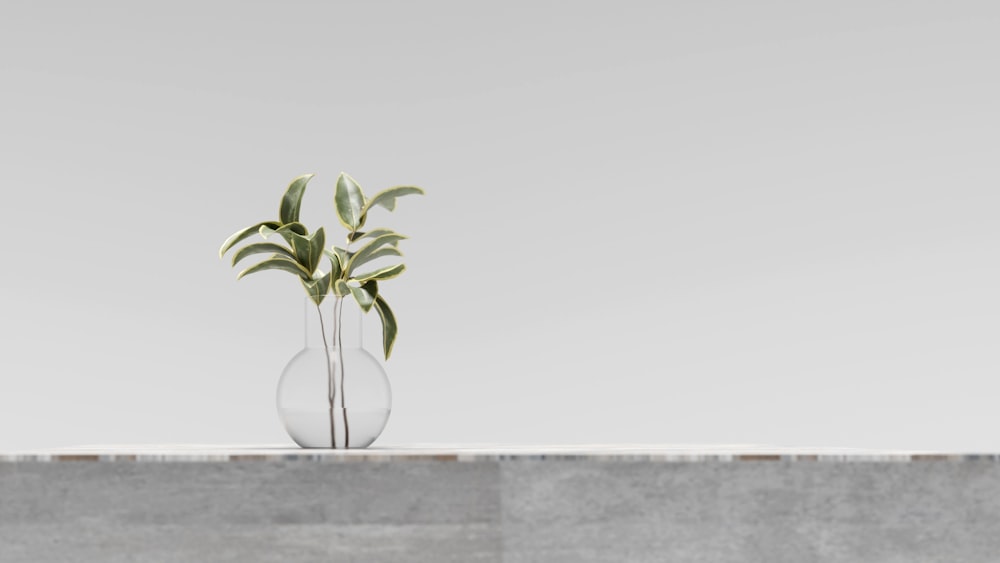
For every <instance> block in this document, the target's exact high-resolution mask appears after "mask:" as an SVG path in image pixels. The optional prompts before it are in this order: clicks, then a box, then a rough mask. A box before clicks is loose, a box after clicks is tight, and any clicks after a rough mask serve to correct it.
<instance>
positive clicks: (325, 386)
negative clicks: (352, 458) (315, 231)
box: [277, 295, 392, 449]
mask: <svg viewBox="0 0 1000 563" xmlns="http://www.w3.org/2000/svg"><path fill="white" fill-rule="evenodd" d="M305 301H306V304H305V327H304V328H305V347H304V348H303V349H302V350H301V351H300V352H299V353H298V354H296V355H295V356H294V357H292V359H291V360H290V361H289V362H288V365H286V366H285V369H284V371H283V372H282V374H281V379H280V380H279V381H278V397H277V402H278V415H279V417H280V418H281V422H282V424H284V426H285V431H286V432H288V435H289V436H290V437H291V438H292V440H294V441H295V443H296V444H298V445H299V446H301V447H303V448H334V449H344V448H366V447H368V446H369V445H371V443H372V442H374V441H375V439H376V438H378V436H379V434H381V433H382V430H383V429H384V428H385V424H386V422H387V421H388V420H389V412H390V410H391V409H392V391H391V390H390V388H389V379H388V378H387V377H386V374H385V370H383V369H382V366H381V364H380V363H379V362H378V360H376V359H375V357H374V356H372V355H371V354H370V353H369V352H368V351H367V350H365V349H364V347H363V341H362V340H363V339H362V335H363V331H362V326H363V325H362V323H363V322H364V318H365V315H364V314H363V312H362V311H361V308H360V307H359V306H358V304H357V302H355V301H354V299H352V298H351V297H349V296H348V297H335V296H332V295H331V296H328V297H327V298H326V299H324V300H323V302H322V304H320V305H319V306H317V305H316V303H314V302H313V301H312V299H310V298H306V300H305Z"/></svg>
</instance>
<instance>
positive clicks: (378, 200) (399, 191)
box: [361, 186, 424, 215]
mask: <svg viewBox="0 0 1000 563" xmlns="http://www.w3.org/2000/svg"><path fill="white" fill-rule="evenodd" d="M411 194H420V195H424V190H422V189H420V188H418V187H416V186H395V187H392V188H388V189H385V190H382V191H380V192H379V193H377V194H375V196H374V197H372V198H371V199H370V200H368V202H367V203H366V204H365V207H364V209H362V210H361V214H362V215H367V214H368V211H369V210H370V209H371V208H372V207H374V206H376V205H378V206H381V207H384V208H386V209H388V210H389V211H392V210H393V209H396V198H398V197H402V196H404V195H411Z"/></svg>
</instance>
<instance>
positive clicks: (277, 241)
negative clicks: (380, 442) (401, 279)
mask: <svg viewBox="0 0 1000 563" xmlns="http://www.w3.org/2000/svg"><path fill="white" fill-rule="evenodd" d="M312 177H313V174H305V175H302V176H299V177H297V178H295V179H294V180H292V182H291V183H290V184H289V185H288V189H287V190H285V194H284V196H282V198H281V206H280V208H279V211H278V220H277V221H261V222H260V223H257V224H255V225H251V226H249V227H247V228H245V229H241V230H239V231H237V232H235V233H233V235H232V236H230V237H229V238H228V239H226V241H225V242H224V243H222V247H221V248H220V249H219V257H220V258H222V257H223V256H225V254H226V252H228V251H229V250H230V249H232V248H233V247H234V246H236V245H237V244H239V243H241V242H243V241H244V240H246V239H248V238H250V237H252V236H254V235H260V236H261V237H262V238H263V239H264V240H263V241H262V242H254V243H251V244H247V245H246V246H243V247H242V248H240V249H239V250H237V251H236V253H235V254H234V255H233V259H232V264H233V266H235V265H236V264H238V263H239V262H241V261H242V260H244V259H246V258H249V257H250V256H255V255H258V254H267V255H269V256H268V257H267V258H266V259H264V260H263V261H261V262H258V263H256V264H254V265H252V266H250V267H249V268H246V269H245V270H243V271H241V272H240V273H239V275H238V276H237V279H240V278H243V277H244V276H247V275H250V274H253V273H257V272H263V271H266V270H282V271H285V272H288V273H291V274H293V275H295V276H297V277H298V278H299V281H300V282H301V283H302V287H303V288H305V291H306V293H307V294H308V296H309V298H310V299H312V301H313V302H314V303H316V306H317V307H318V306H319V305H320V304H321V303H322V302H323V300H324V299H325V298H326V297H327V296H328V295H330V294H331V293H332V294H333V295H334V296H335V298H336V299H343V298H345V297H348V296H350V297H352V298H354V300H355V301H357V302H358V305H360V306H361V309H362V310H363V311H364V312H366V313H367V312H369V311H371V310H372V309H375V311H376V312H378V315H379V319H380V320H381V322H382V349H383V352H384V354H385V358H386V359H389V355H390V354H391V353H392V346H393V344H394V343H395V341H396V333H397V325H396V317H395V315H394V314H393V312H392V309H390V308H389V305H388V304H387V303H386V301H385V298H384V297H383V296H382V295H381V294H380V292H379V282H382V281H385V280H388V279H392V278H395V277H397V276H399V275H400V274H402V273H403V271H404V270H406V266H405V265H404V264H402V263H398V264H393V265H391V266H385V267H378V268H373V267H371V266H367V267H366V265H369V263H370V262H373V261H375V260H377V259H379V258H385V257H401V256H403V254H402V252H400V251H399V242H400V241H402V240H404V239H406V237H405V236H403V235H401V234H399V233H396V232H394V231H392V230H390V229H385V228H375V229H369V230H367V231H363V230H362V229H363V228H364V226H365V223H366V222H367V220H368V214H369V212H371V211H372V210H373V209H374V208H375V207H382V208H384V209H387V210H389V211H392V210H394V209H395V208H396V199H397V198H399V197H402V196H405V195H411V194H423V193H424V191H423V190H422V189H420V188H418V187H415V186H395V187H392V188H388V189H385V190H382V191H381V192H379V193H377V194H375V195H374V196H372V197H371V198H367V197H365V195H364V192H362V190H361V186H359V185H358V183H357V182H356V181H355V180H354V178H351V177H350V176H349V175H348V174H345V173H341V174H340V176H339V177H338V178H337V185H336V189H335V191H334V207H335V209H336V215H337V219H338V221H339V222H340V224H341V225H343V226H344V228H346V229H347V237H346V244H345V246H343V247H339V246H336V245H332V246H330V247H327V246H326V243H327V240H326V232H325V230H324V229H323V227H320V228H319V229H316V230H315V231H313V232H310V231H309V229H308V228H306V226H305V225H303V224H302V223H301V222H300V221H299V210H300V208H301V206H302V196H303V194H304V193H305V190H306V185H307V184H308V183H309V180H311V179H312ZM354 244H358V245H360V246H358V247H357V250H353V251H352V250H351V246H352V245H354ZM324 258H326V264H328V265H329V269H328V270H324V269H321V268H322V266H323V265H324Z"/></svg>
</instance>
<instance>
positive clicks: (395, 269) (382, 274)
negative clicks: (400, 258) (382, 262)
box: [353, 264, 406, 281]
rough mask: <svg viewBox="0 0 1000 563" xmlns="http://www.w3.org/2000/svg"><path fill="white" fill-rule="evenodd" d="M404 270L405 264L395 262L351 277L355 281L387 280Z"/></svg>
mask: <svg viewBox="0 0 1000 563" xmlns="http://www.w3.org/2000/svg"><path fill="white" fill-rule="evenodd" d="M405 270H406V264H395V265H393V266H389V267H386V268H382V269H381V270H375V271H374V272H368V273H367V274H359V275H357V276H354V277H353V279H354V280H356V281H367V280H389V279H392V278H395V277H398V276H399V275H400V274H402V273H403V272H404V271H405Z"/></svg>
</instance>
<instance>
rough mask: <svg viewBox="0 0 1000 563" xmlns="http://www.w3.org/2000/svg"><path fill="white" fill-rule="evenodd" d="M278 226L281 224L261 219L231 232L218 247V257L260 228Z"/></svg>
mask: <svg viewBox="0 0 1000 563" xmlns="http://www.w3.org/2000/svg"><path fill="white" fill-rule="evenodd" d="M280 226H281V225H280V224H278V223H276V222H274V221H263V222H260V223H257V224H256V225H254V226H252V227H247V228H245V229H242V230H239V231H236V232H235V233H233V234H232V236H230V237H229V238H227V239H226V242H224V243H222V247H221V248H219V258H222V257H223V256H224V255H225V254H226V252H227V251H228V250H229V249H230V248H232V247H234V246H236V244H237V243H239V242H240V241H242V240H245V239H246V238H248V237H251V236H253V235H254V234H256V233H258V232H260V229H262V228H264V227H268V228H275V229H277V228H278V227H280Z"/></svg>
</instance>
